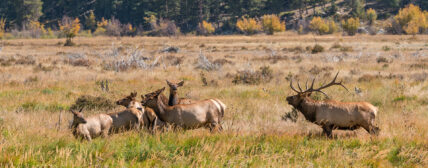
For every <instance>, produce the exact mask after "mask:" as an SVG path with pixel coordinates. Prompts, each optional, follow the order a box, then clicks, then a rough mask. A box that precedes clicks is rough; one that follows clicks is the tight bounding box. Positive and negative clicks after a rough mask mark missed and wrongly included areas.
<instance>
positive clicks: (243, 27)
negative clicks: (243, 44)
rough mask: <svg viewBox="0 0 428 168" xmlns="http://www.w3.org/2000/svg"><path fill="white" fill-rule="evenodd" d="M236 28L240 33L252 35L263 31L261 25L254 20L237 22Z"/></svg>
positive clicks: (246, 19)
mask: <svg viewBox="0 0 428 168" xmlns="http://www.w3.org/2000/svg"><path fill="white" fill-rule="evenodd" d="M236 27H237V28H238V30H239V31H241V32H243V33H245V34H247V35H252V34H256V33H257V32H259V31H260V30H261V29H262V26H261V25H260V23H259V22H258V21H257V20H256V19H254V18H242V19H239V20H238V21H237V22H236Z"/></svg>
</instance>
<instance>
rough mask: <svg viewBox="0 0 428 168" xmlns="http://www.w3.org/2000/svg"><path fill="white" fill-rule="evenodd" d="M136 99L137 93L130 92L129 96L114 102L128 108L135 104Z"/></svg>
mask: <svg viewBox="0 0 428 168" xmlns="http://www.w3.org/2000/svg"><path fill="white" fill-rule="evenodd" d="M136 97H137V92H131V94H130V95H129V96H126V97H125V98H123V99H120V100H118V101H116V104H117V105H122V106H125V107H129V106H130V105H131V103H132V102H135V100H136Z"/></svg>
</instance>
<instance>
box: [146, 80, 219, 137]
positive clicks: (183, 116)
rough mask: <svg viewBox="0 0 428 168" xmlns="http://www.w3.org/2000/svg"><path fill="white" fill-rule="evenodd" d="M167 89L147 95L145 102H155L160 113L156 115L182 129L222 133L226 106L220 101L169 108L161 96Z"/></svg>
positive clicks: (213, 100)
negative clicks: (205, 129) (202, 128)
mask: <svg viewBox="0 0 428 168" xmlns="http://www.w3.org/2000/svg"><path fill="white" fill-rule="evenodd" d="M164 90H165V88H162V89H159V90H157V91H155V92H153V93H149V94H146V98H145V100H144V101H145V102H142V104H143V105H144V104H146V103H147V102H149V101H153V100H155V101H156V103H157V106H158V109H159V111H155V113H156V115H157V116H158V117H159V118H160V119H161V120H162V121H164V122H166V123H170V124H173V125H175V126H179V127H182V128H184V129H193V128H200V127H205V128H209V129H210V131H214V130H218V131H221V130H222V129H223V128H222V126H221V120H222V118H223V116H224V111H225V109H226V105H225V104H224V103H222V102H221V101H220V100H218V99H207V100H202V101H197V102H194V103H192V104H177V105H174V106H169V105H168V104H165V103H164V101H162V99H161V97H160V95H161V93H162V92H163V91H164Z"/></svg>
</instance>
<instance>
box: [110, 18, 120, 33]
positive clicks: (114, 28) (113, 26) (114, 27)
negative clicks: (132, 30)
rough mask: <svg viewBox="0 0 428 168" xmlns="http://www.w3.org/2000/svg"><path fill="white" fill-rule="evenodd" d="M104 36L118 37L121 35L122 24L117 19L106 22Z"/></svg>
mask: <svg viewBox="0 0 428 168" xmlns="http://www.w3.org/2000/svg"><path fill="white" fill-rule="evenodd" d="M106 34H107V35H108V36H120V35H121V34H122V24H121V23H120V21H119V20H118V19H115V18H112V19H111V20H109V21H108V23H107V26H106Z"/></svg>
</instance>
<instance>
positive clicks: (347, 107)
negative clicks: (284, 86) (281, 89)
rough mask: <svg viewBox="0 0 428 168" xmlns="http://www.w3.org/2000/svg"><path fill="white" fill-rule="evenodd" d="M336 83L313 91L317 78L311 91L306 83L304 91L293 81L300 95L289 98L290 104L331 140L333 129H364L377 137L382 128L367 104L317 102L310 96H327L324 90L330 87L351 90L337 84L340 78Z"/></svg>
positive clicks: (332, 82) (292, 87)
mask: <svg viewBox="0 0 428 168" xmlns="http://www.w3.org/2000/svg"><path fill="white" fill-rule="evenodd" d="M338 74H339V72H338V73H337V74H336V76H335V77H334V78H333V80H332V81H331V82H330V83H328V84H326V85H324V86H321V87H319V88H317V89H314V82H315V78H314V79H313V81H312V84H311V86H310V87H309V88H308V85H307V82H306V90H305V91H303V90H302V88H301V87H300V84H299V82H297V86H298V88H299V90H297V89H295V88H294V86H293V80H291V81H290V87H291V89H292V90H293V91H295V92H296V93H297V95H294V96H289V97H287V102H288V104H290V105H291V106H293V107H294V108H295V109H297V110H298V111H300V112H301V113H302V114H303V115H304V116H305V118H306V120H308V121H310V122H312V123H315V124H317V125H319V126H321V127H322V129H323V134H325V135H327V136H328V137H331V133H332V130H333V129H342V130H355V129H358V128H360V127H363V128H364V129H365V130H366V131H367V132H369V133H370V134H376V135H377V134H378V132H379V128H378V127H376V126H375V123H374V122H375V118H376V115H377V112H378V109H377V108H376V107H375V106H373V105H372V104H370V103H368V102H339V101H334V100H324V101H317V100H313V99H312V98H311V97H310V96H311V94H312V92H319V93H322V94H324V95H325V96H327V97H328V95H327V94H325V93H324V92H323V91H322V89H325V88H328V87H330V86H334V85H338V86H342V87H343V88H345V89H346V90H348V89H347V88H346V87H345V86H344V85H343V84H342V82H336V79H337V76H338Z"/></svg>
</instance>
